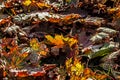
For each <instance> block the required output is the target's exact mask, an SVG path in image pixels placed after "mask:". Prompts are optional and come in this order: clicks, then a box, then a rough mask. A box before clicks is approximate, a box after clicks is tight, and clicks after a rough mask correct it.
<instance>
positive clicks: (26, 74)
mask: <svg viewBox="0 0 120 80" xmlns="http://www.w3.org/2000/svg"><path fill="white" fill-rule="evenodd" d="M16 76H17V77H27V76H29V75H28V73H27V72H26V71H22V72H17V73H16Z"/></svg>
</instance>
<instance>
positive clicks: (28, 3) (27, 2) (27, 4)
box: [23, 0, 32, 6]
mask: <svg viewBox="0 0 120 80" xmlns="http://www.w3.org/2000/svg"><path fill="white" fill-rule="evenodd" d="M31 3H32V2H31V0H25V1H23V5H25V6H29V5H30V4H31Z"/></svg>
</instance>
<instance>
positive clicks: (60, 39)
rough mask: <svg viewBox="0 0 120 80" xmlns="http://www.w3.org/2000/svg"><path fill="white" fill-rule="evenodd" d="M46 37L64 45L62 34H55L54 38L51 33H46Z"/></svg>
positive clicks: (60, 45) (58, 44)
mask: <svg viewBox="0 0 120 80" xmlns="http://www.w3.org/2000/svg"><path fill="white" fill-rule="evenodd" d="M45 38H46V39H47V40H48V41H50V42H51V43H52V44H54V45H56V46H59V47H62V46H63V45H64V42H63V40H62V35H55V37H54V38H53V37H52V36H51V35H46V36H45Z"/></svg>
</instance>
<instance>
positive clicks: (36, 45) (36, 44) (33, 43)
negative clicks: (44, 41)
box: [30, 38, 40, 51]
mask: <svg viewBox="0 0 120 80" xmlns="http://www.w3.org/2000/svg"><path fill="white" fill-rule="evenodd" d="M30 46H31V48H32V49H33V50H36V51H38V50H39V48H40V45H39V41H38V40H37V39H36V38H33V39H31V40H30Z"/></svg>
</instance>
